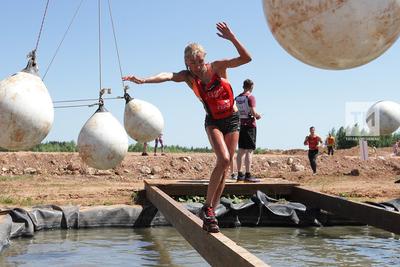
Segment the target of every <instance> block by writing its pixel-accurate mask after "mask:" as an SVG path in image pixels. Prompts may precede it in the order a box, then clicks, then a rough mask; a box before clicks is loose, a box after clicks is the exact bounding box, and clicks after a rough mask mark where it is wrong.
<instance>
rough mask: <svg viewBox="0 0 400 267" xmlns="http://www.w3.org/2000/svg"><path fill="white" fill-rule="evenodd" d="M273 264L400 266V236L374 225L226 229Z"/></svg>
mask: <svg viewBox="0 0 400 267" xmlns="http://www.w3.org/2000/svg"><path fill="white" fill-rule="evenodd" d="M223 233H224V234H225V235H226V236H228V237H229V238H231V239H232V240H234V241H236V242H237V243H238V244H239V245H241V246H243V247H245V248H246V249H248V250H249V251H251V252H252V253H254V254H255V255H257V256H258V257H259V258H261V259H262V260H264V261H265V262H267V263H269V264H271V265H273V266H389V265H397V266H399V265H400V241H399V237H398V236H395V235H393V234H392V233H389V232H386V231H383V230H379V229H376V228H373V227H343V226H341V227H325V228H316V227H308V228H273V227H269V228H253V229H251V230H250V231H249V228H241V229H224V231H223Z"/></svg>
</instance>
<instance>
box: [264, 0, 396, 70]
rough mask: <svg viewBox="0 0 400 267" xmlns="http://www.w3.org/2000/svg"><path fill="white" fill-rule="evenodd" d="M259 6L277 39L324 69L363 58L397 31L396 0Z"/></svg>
mask: <svg viewBox="0 0 400 267" xmlns="http://www.w3.org/2000/svg"><path fill="white" fill-rule="evenodd" d="M263 7H264V14H265V17H266V19H267V22H268V25H269V28H270V30H271V32H272V34H273V35H274V37H275V39H276V40H277V41H278V42H279V44H280V45H281V46H282V47H283V48H284V49H285V50H286V51H287V52H288V53H289V54H291V55H292V56H294V57H295V58H297V59H299V60H301V61H302V62H304V63H307V64H309V65H312V66H315V67H319V68H323V69H335V70H340V69H349V68H354V67H357V66H360V65H363V64H366V63H368V62H370V61H371V60H374V59H375V58H377V57H379V56H380V55H381V54H382V53H384V52H385V51H386V50H387V49H388V48H389V47H390V46H391V45H392V44H393V43H394V42H395V41H396V39H397V38H398V36H399V33H400V0H362V1H360V0H346V1H336V0H285V1H279V0H263Z"/></svg>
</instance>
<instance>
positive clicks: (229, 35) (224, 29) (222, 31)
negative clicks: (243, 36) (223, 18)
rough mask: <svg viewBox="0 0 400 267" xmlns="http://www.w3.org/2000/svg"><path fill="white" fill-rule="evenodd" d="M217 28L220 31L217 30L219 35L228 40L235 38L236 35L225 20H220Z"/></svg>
mask: <svg viewBox="0 0 400 267" xmlns="http://www.w3.org/2000/svg"><path fill="white" fill-rule="evenodd" d="M217 30H218V31H219V32H217V35H218V36H219V37H221V38H224V39H227V40H232V39H233V38H235V35H234V34H233V32H232V31H231V29H229V27H228V25H227V24H226V23H225V22H218V23H217Z"/></svg>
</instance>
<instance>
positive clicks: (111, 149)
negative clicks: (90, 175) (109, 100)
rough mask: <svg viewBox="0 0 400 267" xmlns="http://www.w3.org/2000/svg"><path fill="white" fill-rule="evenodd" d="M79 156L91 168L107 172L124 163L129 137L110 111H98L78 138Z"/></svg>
mask: <svg viewBox="0 0 400 267" xmlns="http://www.w3.org/2000/svg"><path fill="white" fill-rule="evenodd" d="M78 149H79V156H80V157H81V158H82V160H83V161H84V162H85V163H86V164H87V165H89V166H90V167H93V168H96V169H100V170H107V169H112V168H114V167H116V166H117V165H118V164H119V163H121V162H122V160H123V159H124V157H125V155H126V153H127V152H128V136H127V135H126V132H125V129H124V128H123V127H122V125H121V124H120V123H119V121H118V120H117V119H116V118H115V117H114V116H113V115H112V114H111V113H110V112H108V111H101V110H98V111H96V112H95V113H94V114H93V116H92V117H90V119H89V120H88V121H87V122H86V123H85V125H84V126H83V128H82V130H81V132H80V133H79V137H78Z"/></svg>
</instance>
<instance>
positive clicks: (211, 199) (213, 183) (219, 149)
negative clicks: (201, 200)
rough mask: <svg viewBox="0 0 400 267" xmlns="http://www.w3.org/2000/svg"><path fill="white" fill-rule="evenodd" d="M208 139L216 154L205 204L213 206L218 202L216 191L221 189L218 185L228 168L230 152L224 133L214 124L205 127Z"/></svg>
mask: <svg viewBox="0 0 400 267" xmlns="http://www.w3.org/2000/svg"><path fill="white" fill-rule="evenodd" d="M206 131H207V135H208V139H209V140H210V144H211V146H212V148H213V150H214V153H215V155H216V156H217V163H216V165H215V167H214V170H213V171H212V173H211V177H210V183H209V184H208V188H207V198H206V205H209V206H211V207H214V206H213V205H214V204H215V203H218V202H219V198H218V197H219V194H220V193H218V192H217V191H219V190H221V189H220V186H221V185H222V189H223V185H224V174H225V172H226V170H227V169H228V168H229V164H230V158H231V157H230V154H229V150H228V147H227V145H226V143H225V139H224V135H223V134H222V132H221V131H220V130H219V129H217V128H216V127H214V126H208V127H207V128H206Z"/></svg>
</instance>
